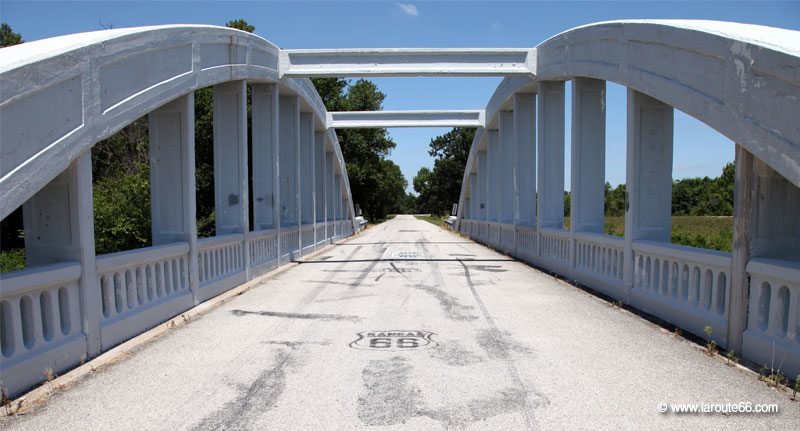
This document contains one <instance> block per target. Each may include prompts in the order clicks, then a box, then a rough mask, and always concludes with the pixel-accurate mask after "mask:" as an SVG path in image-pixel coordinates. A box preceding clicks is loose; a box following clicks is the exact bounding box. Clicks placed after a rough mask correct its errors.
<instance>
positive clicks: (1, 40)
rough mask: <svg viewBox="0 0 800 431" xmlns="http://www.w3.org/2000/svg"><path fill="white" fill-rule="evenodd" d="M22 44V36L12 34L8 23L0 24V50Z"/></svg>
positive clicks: (12, 31)
mask: <svg viewBox="0 0 800 431" xmlns="http://www.w3.org/2000/svg"><path fill="white" fill-rule="evenodd" d="M22 42H24V40H22V35H21V34H19V33H14V30H12V29H11V26H10V25H8V23H5V22H4V23H2V24H0V48H5V47H7V46H12V45H19V44H20V43H22Z"/></svg>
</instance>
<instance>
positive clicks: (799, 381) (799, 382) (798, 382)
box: [792, 374, 800, 400]
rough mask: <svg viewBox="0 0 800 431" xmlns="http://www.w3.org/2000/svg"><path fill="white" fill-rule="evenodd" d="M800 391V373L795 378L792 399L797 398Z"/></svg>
mask: <svg viewBox="0 0 800 431" xmlns="http://www.w3.org/2000/svg"><path fill="white" fill-rule="evenodd" d="M798 392H800V374H798V375H797V378H795V379H794V390H792V399H793V400H796V399H797V393H798Z"/></svg>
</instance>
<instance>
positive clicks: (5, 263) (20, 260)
mask: <svg viewBox="0 0 800 431" xmlns="http://www.w3.org/2000/svg"><path fill="white" fill-rule="evenodd" d="M23 268H25V250H23V249H16V250H6V251H0V272H11V271H16V270H18V269H23Z"/></svg>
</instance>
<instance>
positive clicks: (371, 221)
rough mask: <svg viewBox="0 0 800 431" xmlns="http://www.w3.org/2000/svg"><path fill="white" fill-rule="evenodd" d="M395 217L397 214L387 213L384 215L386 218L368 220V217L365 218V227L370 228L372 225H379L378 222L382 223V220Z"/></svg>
mask: <svg viewBox="0 0 800 431" xmlns="http://www.w3.org/2000/svg"><path fill="white" fill-rule="evenodd" d="M395 217H397V214H389V215H387V216H386V218H379V219H377V220H369V219H367V228H371V227H372V226H375V225H379V224H381V223H383V222H385V221H387V220H391V219H393V218H395Z"/></svg>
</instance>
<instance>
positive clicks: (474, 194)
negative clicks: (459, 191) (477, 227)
mask: <svg viewBox="0 0 800 431" xmlns="http://www.w3.org/2000/svg"><path fill="white" fill-rule="evenodd" d="M469 190H470V191H469V193H470V201H469V206H470V208H469V218H470V219H471V220H475V219H477V218H478V207H479V206H480V200H481V197H480V191H479V190H478V175H477V174H470V175H469Z"/></svg>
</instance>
